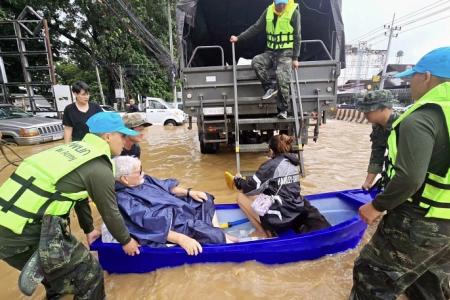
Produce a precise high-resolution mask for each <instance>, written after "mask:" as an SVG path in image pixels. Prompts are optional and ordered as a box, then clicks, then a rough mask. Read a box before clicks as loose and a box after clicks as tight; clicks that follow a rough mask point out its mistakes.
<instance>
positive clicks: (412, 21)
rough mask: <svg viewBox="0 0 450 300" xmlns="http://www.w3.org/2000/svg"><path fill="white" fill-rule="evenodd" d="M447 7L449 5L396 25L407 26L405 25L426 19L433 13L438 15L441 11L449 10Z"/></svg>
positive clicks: (449, 7)
mask: <svg viewBox="0 0 450 300" xmlns="http://www.w3.org/2000/svg"><path fill="white" fill-rule="evenodd" d="M449 9H450V6H447V7H445V8H443V9H439V10H438V11H434V12H432V13H429V14H427V15H425V16H421V17H419V18H417V19H414V20H410V21H407V22H405V23H400V24H398V25H399V26H407V25H410V24H414V23H416V22H419V21H422V20H424V19H427V18H429V17H432V16H434V15H438V14H440V13H443V12H445V11H447V10H449Z"/></svg>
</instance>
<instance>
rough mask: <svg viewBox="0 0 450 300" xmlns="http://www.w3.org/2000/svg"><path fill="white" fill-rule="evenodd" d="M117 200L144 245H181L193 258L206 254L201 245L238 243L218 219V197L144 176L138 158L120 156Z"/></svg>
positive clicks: (117, 160) (172, 182)
mask: <svg viewBox="0 0 450 300" xmlns="http://www.w3.org/2000/svg"><path fill="white" fill-rule="evenodd" d="M113 161H114V164H115V167H116V170H115V178H116V198H117V202H118V206H119V209H120V212H121V214H122V216H123V218H124V220H125V224H126V226H127V227H128V229H129V231H130V234H131V235H132V236H133V237H135V238H136V239H137V240H138V241H139V243H140V244H141V245H149V246H153V247H164V246H165V245H166V243H168V242H169V243H174V244H178V245H180V246H181V247H182V248H183V249H184V250H186V252H187V253H188V254H189V255H197V254H199V253H201V252H202V246H201V244H220V243H226V242H232V240H233V241H234V239H233V237H230V236H228V235H226V234H225V233H224V232H223V231H222V229H220V228H218V227H219V224H218V222H217V218H216V217H215V208H214V197H213V196H212V195H210V194H207V193H205V192H200V191H195V190H191V189H190V188H189V189H185V188H182V187H180V186H178V181H177V180H176V179H166V180H160V179H157V178H154V177H151V176H149V175H144V173H143V172H142V165H141V162H140V160H139V159H138V158H136V157H132V156H118V157H115V158H114V159H113Z"/></svg>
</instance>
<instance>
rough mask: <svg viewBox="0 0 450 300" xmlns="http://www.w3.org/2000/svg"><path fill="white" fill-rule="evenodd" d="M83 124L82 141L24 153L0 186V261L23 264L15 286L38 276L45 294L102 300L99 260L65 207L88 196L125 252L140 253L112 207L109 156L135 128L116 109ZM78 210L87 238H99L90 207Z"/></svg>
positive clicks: (29, 286)
mask: <svg viewBox="0 0 450 300" xmlns="http://www.w3.org/2000/svg"><path fill="white" fill-rule="evenodd" d="M87 126H88V127H89V131H90V133H88V134H87V135H86V136H85V137H84V138H83V140H82V141H77V142H72V143H70V144H66V145H59V146H56V147H54V148H50V149H48V150H46V151H43V152H41V153H38V154H35V155H32V156H30V157H28V158H26V159H25V160H24V161H23V162H22V163H21V164H20V166H19V167H18V168H17V170H16V171H15V172H14V173H13V174H12V175H11V177H10V178H9V179H8V180H7V181H6V182H5V183H3V185H2V186H1V187H0V207H1V210H0V259H2V260H4V261H5V262H6V263H8V264H9V265H10V266H12V267H14V268H16V269H18V270H22V273H21V275H20V278H19V287H20V289H21V291H22V292H24V293H25V294H27V295H31V294H32V293H33V291H34V290H35V288H36V286H37V284H38V283H39V282H40V281H42V283H43V284H44V286H45V289H46V292H47V299H59V297H60V296H61V295H62V294H66V293H71V294H73V293H75V298H77V299H104V298H105V291H104V283H103V272H102V269H101V267H100V266H99V264H98V261H97V260H96V259H95V258H94V257H93V256H92V255H90V253H89V250H88V249H86V247H84V246H83V245H82V244H81V243H80V242H78V241H77V240H76V239H75V238H74V237H73V236H72V235H71V234H70V231H69V230H68V220H69V216H70V212H71V208H72V207H73V205H74V204H75V203H77V202H78V201H80V200H82V199H85V198H87V196H88V195H89V196H90V197H91V198H92V200H93V201H94V203H95V204H96V206H97V208H98V211H99V213H100V215H101V216H102V218H103V220H104V222H105V224H106V226H107V227H108V228H109V230H110V232H111V233H112V235H113V236H114V237H115V238H116V239H117V240H118V241H119V242H120V243H121V244H122V245H123V250H124V251H125V252H126V253H127V254H128V255H135V254H139V248H138V247H139V244H138V243H137V242H136V241H135V240H134V239H133V238H131V236H130V234H129V232H128V230H127V228H126V227H125V224H124V221H123V219H122V216H121V215H120V212H119V209H118V207H117V202H116V199H115V193H114V175H113V167H112V162H111V155H118V154H120V152H121V151H122V148H123V135H136V134H137V132H135V131H133V130H130V129H128V128H126V127H125V126H124V124H123V122H122V119H121V118H120V116H119V114H116V113H106V112H100V113H97V114H95V115H94V116H92V117H91V118H90V119H89V120H88V121H87ZM77 214H78V217H79V222H80V225H81V227H82V229H83V230H84V232H85V233H87V238H88V241H92V240H94V239H95V238H96V237H98V235H99V232H98V231H97V230H95V229H94V226H93V222H92V216H91V215H90V210H84V211H83V213H79V212H78V211H77ZM27 261H28V262H27Z"/></svg>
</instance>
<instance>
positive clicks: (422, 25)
mask: <svg viewBox="0 0 450 300" xmlns="http://www.w3.org/2000/svg"><path fill="white" fill-rule="evenodd" d="M447 18H450V15H448V16H444V17H442V18H439V19H436V20H433V21H431V22H428V23H425V24H420V25H418V26H415V27H412V28H409V29H407V30H405V31H403V32H401V34H404V33H406V32H408V31H411V30H415V29H417V28H422V27H424V26H426V25H429V24H433V23H436V22H439V21H442V20H444V19H447Z"/></svg>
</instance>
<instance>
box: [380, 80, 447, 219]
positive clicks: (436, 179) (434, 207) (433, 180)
mask: <svg viewBox="0 0 450 300" xmlns="http://www.w3.org/2000/svg"><path fill="white" fill-rule="evenodd" d="M424 105H437V106H439V107H440V108H441V109H442V112H443V114H444V117H445V122H446V125H447V132H448V133H449V132H450V83H449V82H446V83H442V84H440V85H438V86H436V87H435V88H433V89H432V90H430V91H429V92H428V93H426V94H425V95H424V96H423V97H422V98H420V100H418V101H417V102H416V103H414V105H413V106H411V107H410V108H409V109H408V110H407V111H406V112H404V113H403V114H402V115H401V116H400V117H399V118H398V119H397V120H396V121H395V122H394V124H393V125H392V129H393V130H392V131H391V133H390V135H389V138H388V159H389V167H388V170H387V174H388V176H389V178H392V177H393V176H394V175H395V167H394V165H395V162H396V158H397V142H398V140H397V134H398V126H399V125H400V123H401V122H402V121H403V120H405V119H406V118H407V117H408V116H409V115H410V114H412V113H413V112H414V111H416V110H417V109H419V108H420V107H422V106H424ZM449 142H450V133H449ZM413 199H414V200H413ZM413 199H412V198H411V199H408V200H409V201H415V202H417V203H418V205H420V206H421V207H423V208H427V209H428V213H427V214H426V217H430V218H440V219H450V166H447V172H446V174H445V175H444V176H439V175H437V174H433V173H431V172H427V176H426V179H425V182H424V183H423V185H422V187H421V188H420V189H419V191H418V192H417V193H416V195H414V196H413Z"/></svg>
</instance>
